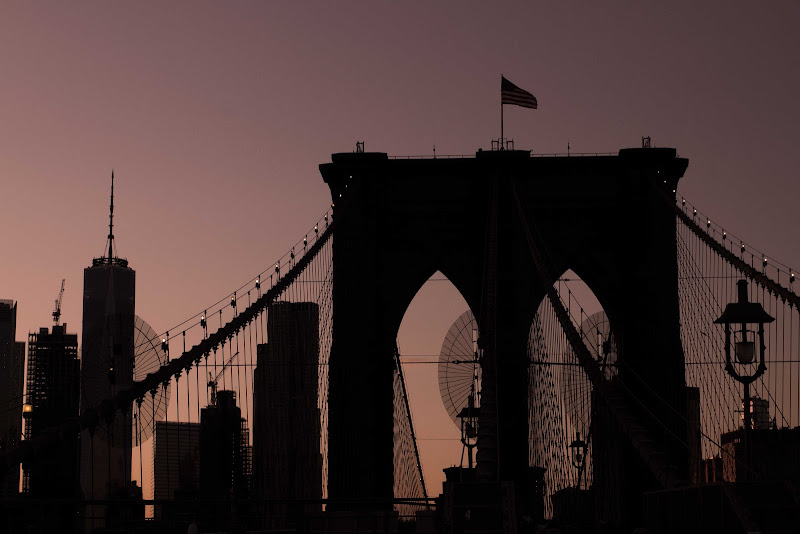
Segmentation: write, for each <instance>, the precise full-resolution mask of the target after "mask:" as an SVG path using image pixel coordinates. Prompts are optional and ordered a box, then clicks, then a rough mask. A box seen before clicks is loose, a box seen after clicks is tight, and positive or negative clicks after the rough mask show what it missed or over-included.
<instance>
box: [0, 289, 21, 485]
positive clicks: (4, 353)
mask: <svg viewBox="0 0 800 534" xmlns="http://www.w3.org/2000/svg"><path fill="white" fill-rule="evenodd" d="M16 335H17V303H16V302H14V301H13V300H0V451H6V450H10V449H13V448H14V447H16V446H17V445H19V443H20V441H21V439H22V404H23V399H22V383H23V382H22V380H23V368H24V367H25V342H24V341H19V342H18V341H17V340H16ZM17 493H19V469H12V470H11V471H10V472H9V473H7V474H6V475H5V477H3V478H2V480H0V497H12V496H14V495H16V494H17Z"/></svg>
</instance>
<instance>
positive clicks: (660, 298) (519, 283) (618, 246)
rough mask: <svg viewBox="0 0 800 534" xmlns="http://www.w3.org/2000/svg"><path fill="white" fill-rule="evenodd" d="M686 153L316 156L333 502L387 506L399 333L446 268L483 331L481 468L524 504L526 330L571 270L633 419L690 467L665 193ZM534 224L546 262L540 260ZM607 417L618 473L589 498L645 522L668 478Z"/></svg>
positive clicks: (605, 430) (598, 453)
mask: <svg viewBox="0 0 800 534" xmlns="http://www.w3.org/2000/svg"><path fill="white" fill-rule="evenodd" d="M687 165H688V161H687V160H686V159H681V158H678V157H677V154H676V151H675V150H674V149H669V148H658V149H655V148H643V149H623V150H620V151H619V153H618V154H616V155H607V156H588V157H575V156H573V157H532V156H531V155H530V154H529V153H528V152H527V151H513V150H512V151H491V152H490V151H479V152H478V153H477V154H476V155H475V157H465V158H454V159H390V158H388V157H387V155H386V154H383V153H363V152H361V153H352V154H351V153H347V154H334V155H333V156H332V162H331V163H325V164H322V165H320V172H321V174H322V177H323V179H324V180H325V182H326V183H327V184H328V185H329V187H330V190H331V195H332V199H333V202H334V205H335V208H334V210H335V211H334V213H335V221H336V225H337V226H336V234H335V240H334V244H333V269H334V286H333V302H334V311H333V317H334V318H333V345H332V349H331V357H330V369H329V380H330V385H329V449H328V450H329V453H328V495H329V497H330V498H331V499H334V500H336V499H339V500H350V499H361V500H363V499H367V500H372V501H373V502H382V503H385V504H383V506H384V507H385V508H386V509H388V508H389V502H390V500H391V499H392V497H393V495H392V487H393V486H392V461H393V459H392V443H393V441H392V440H393V436H392V415H391V414H392V366H393V359H392V355H393V350H394V344H395V339H396V336H397V331H398V329H399V326H400V323H401V321H402V318H403V315H404V313H405V311H406V309H407V307H408V305H409V304H410V302H411V300H412V299H413V297H414V295H415V294H416V293H417V291H418V290H419V289H420V287H421V286H422V285H423V284H424V283H425V281H426V280H427V279H428V278H429V277H430V276H431V275H432V274H433V273H435V272H436V271H441V272H442V273H443V274H444V275H445V276H447V277H448V278H449V279H450V281H451V282H452V283H453V284H454V286H455V287H456V288H457V289H458V290H459V291H460V293H461V294H462V296H463V297H464V299H465V300H466V302H467V303H468V305H469V307H470V309H471V310H472V312H473V314H474V315H475V317H476V318H478V323H479V329H480V331H481V341H480V342H481V344H482V346H483V349H484V362H483V366H484V369H483V373H484V374H483V395H484V397H483V399H482V411H481V421H480V428H481V434H480V436H479V442H478V460H477V470H478V476H479V479H481V480H483V481H485V482H500V483H503V482H505V483H511V484H513V487H514V492H515V495H516V501H517V510H518V514H519V515H522V514H524V513H525V512H526V510H528V509H529V508H530V502H531V498H532V495H531V494H530V489H529V488H528V483H529V482H528V477H527V473H528V467H529V466H528V457H529V455H528V447H529V444H528V442H527V441H528V414H527V410H526V407H527V405H528V403H527V395H528V391H527V388H528V383H527V366H528V362H527V342H528V335H529V331H530V327H531V322H532V318H533V316H534V313H535V312H536V309H537V308H538V305H539V303H540V302H541V301H542V299H543V298H544V295H545V287H543V285H542V279H546V280H549V281H550V283H552V282H553V281H555V280H556V279H557V278H558V277H559V276H560V275H561V274H562V273H564V272H565V271H566V270H568V269H572V270H573V271H574V272H576V273H577V274H578V275H579V276H580V277H581V278H582V279H583V280H584V281H585V282H586V283H587V285H588V286H589V287H590V288H591V289H592V291H593V292H594V293H595V295H596V296H597V298H598V300H599V301H600V303H601V304H602V306H603V308H604V310H605V311H606V313H607V315H608V317H609V321H610V324H611V328H612V329H613V332H614V336H615V339H617V342H618V344H619V348H618V351H619V360H618V361H619V365H620V372H619V375H618V376H619V380H621V381H622V383H623V384H624V385H625V388H624V389H625V390H626V391H627V392H629V396H631V397H635V398H636V399H637V403H636V407H634V408H632V413H634V415H636V416H638V419H639V422H641V424H642V425H643V426H644V427H646V428H647V430H648V432H649V435H651V436H654V437H655V439H658V440H663V442H664V443H665V449H666V450H667V451H668V455H669V461H670V464H671V465H674V466H675V467H676V469H677V470H678V471H680V472H685V471H687V470H688V459H687V451H686V450H685V447H684V448H682V447H681V445H680V442H681V441H682V436H685V434H686V423H685V419H684V418H682V414H683V415H685V405H686V400H685V399H686V391H685V389H686V388H685V371H684V357H683V350H682V347H681V342H680V332H679V306H678V277H677V266H676V265H677V255H676V237H675V216H674V212H673V211H672V208H671V206H669V204H668V203H666V202H664V199H663V195H664V194H665V193H666V194H667V195H673V194H674V190H675V188H676V186H677V182H678V180H679V179H680V178H681V177H682V176H683V173H684V171H685V169H686V167H687ZM526 228H527V229H528V230H530V232H531V234H532V235H533V236H534V241H535V245H534V246H535V247H536V248H537V249H538V252H539V255H540V256H542V257H543V258H544V259H545V265H544V266H543V267H542V268H543V269H544V270H545V271H546V272H540V271H541V270H542V269H540V268H539V267H537V265H536V264H535V263H534V261H533V259H532V255H531V251H530V248H529V242H528V241H527V240H526V237H525V235H526V234H525V229H526ZM537 269H539V271H537ZM534 394H535V392H534ZM664 400H666V401H667V402H668V403H669V406H666V405H665V403H664V402H663V401H664ZM599 402H600V404H602V402H601V401H599ZM629 404H630V405H631V406H633V405H634V402H633V401H632V400H631V402H629ZM598 413H599V416H598V418H599V419H600V421H599V422H598V423H597V424H598V425H600V428H601V429H602V431H601V432H599V435H600V434H602V439H601V438H598V441H596V442H595V444H594V451H595V457H596V458H597V461H598V462H600V463H601V464H603V465H604V466H605V469H606V470H610V471H612V472H614V473H617V474H618V476H613V477H611V476H607V477H606V478H605V479H604V480H603V479H601V480H596V481H595V484H596V485H600V486H603V485H604V487H603V488H602V490H601V491H598V492H596V493H603V496H602V497H601V501H602V500H603V499H605V503H604V502H598V505H599V506H598V510H599V511H598V514H599V515H605V517H604V519H606V520H610V521H612V522H614V523H617V524H622V523H625V522H634V523H635V522H636V521H637V517H638V514H640V502H641V494H642V492H643V491H645V490H647V489H655V488H658V482H657V481H656V479H655V478H653V477H652V476H650V475H649V474H648V473H647V470H646V469H644V468H643V466H642V461H645V460H646V459H645V460H643V459H640V458H637V454H636V452H635V451H634V450H633V446H632V444H631V443H629V442H626V441H625V439H624V438H622V437H621V435H620V432H619V431H618V427H619V424H617V423H619V422H617V423H614V422H612V421H611V420H610V416H608V415H607V414H606V413H605V412H604V411H603V409H602V406H600V407H599V409H598ZM648 413H649V414H650V415H647V414H648ZM533 424H535V422H534V423H533ZM683 441H684V442H685V439H684V440H683ZM615 451H618V453H615ZM564 454H568V451H564ZM609 458H613V460H609ZM544 467H546V466H544ZM599 472H600V473H604V471H602V469H601V470H600V471H599ZM601 478H602V476H601ZM614 480H625V484H615V483H614V482H613V481H614ZM618 503H619V504H618ZM376 506H378V507H380V505H376ZM345 507H346V506H345ZM351 508H352V506H351ZM612 508H613V509H615V510H617V512H616V513H611V512H610V511H608V510H611V509H612ZM603 510H606V511H605V512H604V511H603Z"/></svg>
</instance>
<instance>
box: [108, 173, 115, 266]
mask: <svg viewBox="0 0 800 534" xmlns="http://www.w3.org/2000/svg"><path fill="white" fill-rule="evenodd" d="M113 245H114V169H111V210H110V211H109V214H108V263H109V264H111V258H112V257H113V251H112V247H113Z"/></svg>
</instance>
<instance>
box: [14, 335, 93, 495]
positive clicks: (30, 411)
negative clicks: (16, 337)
mask: <svg viewBox="0 0 800 534" xmlns="http://www.w3.org/2000/svg"><path fill="white" fill-rule="evenodd" d="M27 375H28V380H27V391H26V400H25V408H24V418H25V439H26V440H29V439H32V438H35V437H37V436H39V435H41V434H42V432H43V431H44V430H45V429H47V428H49V427H54V426H58V425H59V424H61V423H63V422H64V421H66V420H67V419H69V418H77V417H78V402H79V399H80V388H79V384H80V362H79V360H78V335H77V334H68V333H67V325H66V324H64V325H54V326H53V331H52V332H50V331H49V330H48V328H47V327H43V328H40V329H39V332H38V333H31V334H28V371H27ZM23 468H24V473H25V474H24V478H23V491H25V492H26V493H29V494H31V495H32V496H35V497H43V498H55V497H61V498H71V497H78V496H79V492H80V487H79V484H78V436H77V435H76V436H74V437H73V438H71V439H67V438H65V439H64V440H63V441H62V442H61V445H60V446H59V448H58V449H55V450H53V451H52V452H51V453H49V454H47V455H45V456H43V457H42V458H41V459H39V460H37V461H36V463H33V464H30V465H23Z"/></svg>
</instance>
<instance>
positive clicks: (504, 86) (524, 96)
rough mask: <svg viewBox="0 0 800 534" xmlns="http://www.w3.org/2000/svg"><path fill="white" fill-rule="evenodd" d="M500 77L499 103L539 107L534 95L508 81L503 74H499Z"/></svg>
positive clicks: (532, 107)
mask: <svg viewBox="0 0 800 534" xmlns="http://www.w3.org/2000/svg"><path fill="white" fill-rule="evenodd" d="M500 79H501V84H500V95H501V104H511V105H513V106H522V107H523V108H531V109H537V108H538V107H539V103H538V102H537V101H536V97H535V96H533V95H532V94H530V93H529V92H528V91H526V90H524V89H520V88H519V87H517V86H516V85H514V84H513V83H511V82H509V81H508V80H506V79H505V77H504V76H501V77H500Z"/></svg>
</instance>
